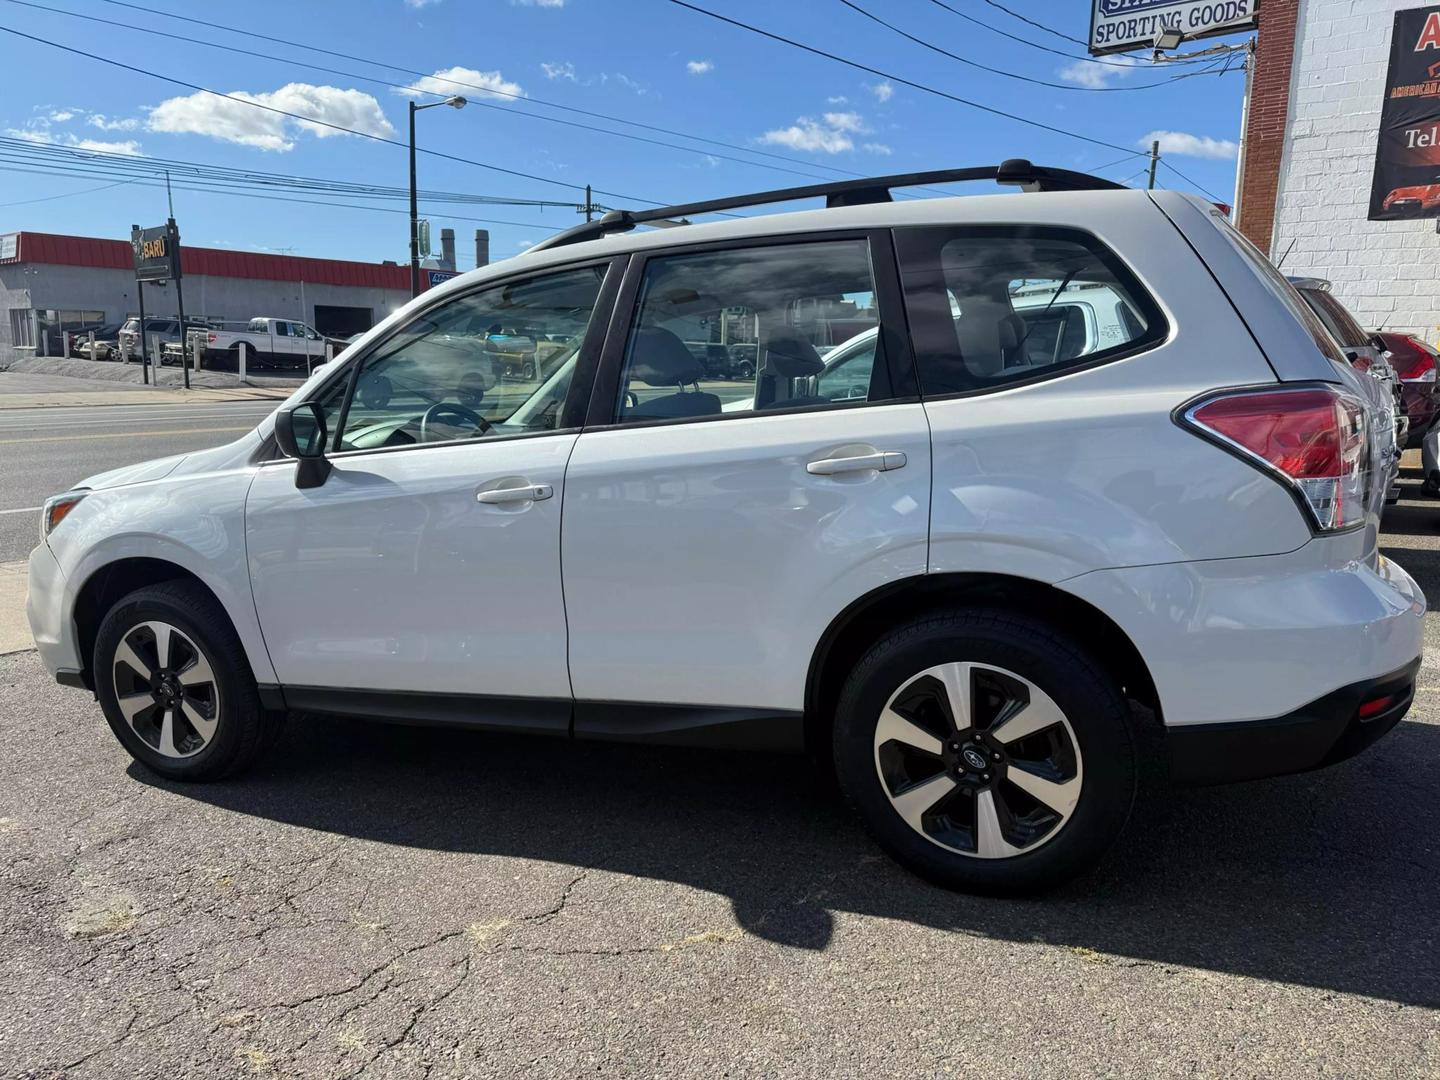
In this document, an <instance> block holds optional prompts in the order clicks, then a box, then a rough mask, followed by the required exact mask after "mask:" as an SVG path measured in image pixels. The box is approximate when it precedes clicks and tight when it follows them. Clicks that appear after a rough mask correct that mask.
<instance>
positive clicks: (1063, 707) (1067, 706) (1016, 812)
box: [834, 610, 1136, 893]
mask: <svg viewBox="0 0 1440 1080" xmlns="http://www.w3.org/2000/svg"><path fill="white" fill-rule="evenodd" d="M834 756H835V766H836V773H837V776H838V779H839V781H840V786H841V788H842V790H843V791H844V793H845V795H846V796H847V798H848V799H849V800H850V801H851V802H852V803H853V804H854V805H855V807H856V808H857V809H858V810H859V812H860V815H861V817H862V818H863V819H864V821H865V823H866V825H867V826H868V827H869V828H870V830H871V832H872V833H873V834H874V835H875V837H876V839H877V840H879V842H880V843H881V845H882V846H884V847H885V848H886V850H888V851H889V852H890V853H891V854H892V855H893V856H895V858H896V859H898V860H899V861H900V862H901V863H903V864H904V865H906V866H907V867H909V868H910V869H912V870H914V871H916V872H917V873H920V874H922V875H924V876H925V877H928V878H930V879H931V880H933V881H936V882H938V883H940V884H943V885H946V886H949V887H951V888H958V889H965V890H970V891H975V892H989V893H1021V892H1030V891H1035V890H1039V889H1044V888H1048V887H1050V886H1053V885H1056V884H1059V883H1060V882H1062V881H1065V880H1066V879H1068V878H1071V877H1073V876H1075V875H1076V874H1079V873H1081V872H1082V871H1084V870H1085V869H1087V868H1088V867H1089V866H1091V865H1092V864H1093V863H1094V862H1095V861H1096V860H1098V859H1099V858H1100V856H1101V855H1102V854H1103V853H1104V852H1105V850H1106V848H1108V847H1109V845H1110V843H1111V842H1112V841H1113V840H1114V838H1115V837H1116V835H1117V834H1118V833H1119V831H1120V829H1121V828H1122V826H1123V825H1124V823H1125V819H1126V817H1127V815H1128V814H1129V811H1130V805H1131V803H1132V801H1133V800H1134V795H1135V787H1136V763H1135V749H1134V745H1133V740H1132V737H1131V731H1130V713H1129V707H1128V705H1127V703H1126V701H1125V699H1124V698H1123V697H1122V695H1121V693H1120V690H1119V688H1118V687H1117V686H1116V685H1115V682H1114V680H1113V679H1112V678H1110V677H1109V675H1108V674H1107V673H1106V672H1105V671H1104V670H1103V669H1102V668H1101V667H1100V666H1099V665H1098V664H1096V663H1095V662H1094V661H1093V660H1092V659H1091V658H1090V657H1088V656H1087V655H1086V654H1085V652H1084V651H1083V650H1081V649H1080V648H1079V647H1078V646H1076V645H1075V644H1073V643H1072V642H1070V641H1068V640H1067V639H1066V638H1064V637H1062V636H1060V635H1058V634H1056V633H1055V632H1054V631H1053V630H1051V629H1050V628H1049V627H1047V626H1045V624H1043V623H1041V622H1039V621H1038V620H1033V619H1030V618H1028V617H1024V616H1015V615H1010V614H1008V613H1004V612H1000V611H992V610H975V611H962V612H956V613H953V614H948V615H943V616H936V617H932V618H929V619H924V620H921V621H917V622H914V623H911V624H909V625H906V626H903V627H900V628H898V629H896V630H894V631H893V632H891V633H890V634H888V635H887V636H886V637H884V638H883V639H881V640H880V641H879V642H878V643H876V645H875V646H874V647H873V648H872V649H871V650H870V652H869V653H868V654H867V655H866V656H865V657H864V659H863V660H862V661H861V662H860V664H859V665H857V666H856V668H855V669H854V671H853V672H852V674H851V675H850V677H849V679H848V680H847V681H846V683H845V686H844V689H843V690H842V692H841V695H840V700H839V705H838V709H837V716H836V730H835V740H834Z"/></svg>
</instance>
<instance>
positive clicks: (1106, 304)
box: [895, 226, 1165, 397]
mask: <svg viewBox="0 0 1440 1080" xmlns="http://www.w3.org/2000/svg"><path fill="white" fill-rule="evenodd" d="M895 239H896V250H897V254H898V256H899V259H900V271H901V280H902V284H903V286H904V292H905V307H906V310H907V312H908V313H909V316H910V325H911V333H912V335H913V337H914V341H915V349H916V362H917V364H918V366H919V372H920V384H921V389H922V392H923V393H924V394H925V395H926V396H930V397H933V396H936V395H943V394H955V393H965V392H970V391H975V390H984V389H988V388H990V387H995V386H1001V385H1006V384H1009V383H1013V382H1019V381H1029V380H1032V379H1035V378H1037V377H1041V376H1044V375H1048V374H1055V373H1059V372H1061V371H1064V370H1066V369H1068V368H1072V367H1076V366H1081V365H1089V364H1093V363H1098V362H1101V361H1103V360H1106V359H1110V358H1113V357H1118V356H1120V355H1124V354H1126V353H1129V352H1131V351H1133V350H1135V349H1137V348H1140V347H1142V346H1144V345H1147V344H1153V343H1155V342H1158V341H1159V340H1161V339H1162V338H1163V336H1164V334H1165V323H1164V318H1163V317H1162V316H1161V314H1160V311H1159V309H1158V308H1157V307H1156V305H1155V303H1154V301H1153V300H1152V299H1151V298H1150V296H1149V295H1148V294H1147V293H1146V292H1145V291H1144V290H1143V289H1142V288H1140V286H1139V285H1138V283H1137V282H1136V281H1135V280H1134V278H1133V276H1132V275H1131V274H1130V273H1129V272H1128V271H1127V270H1126V269H1125V268H1124V266H1123V265H1122V264H1121V263H1120V262H1119V260H1118V259H1117V258H1116V257H1115V256H1114V254H1113V253H1112V252H1110V251H1109V250H1108V249H1107V248H1105V247H1104V245H1102V244H1101V243H1100V242H1099V241H1098V240H1096V239H1095V238H1094V237H1092V236H1089V235H1088V234H1085V233H1081V232H1078V231H1076V230H1069V229H1050V228H1034V227H1020V226H1015V227H1003V226H1002V227H994V226H972V227H956V228H948V229H947V228H923V229H899V230H897V231H896V234H895Z"/></svg>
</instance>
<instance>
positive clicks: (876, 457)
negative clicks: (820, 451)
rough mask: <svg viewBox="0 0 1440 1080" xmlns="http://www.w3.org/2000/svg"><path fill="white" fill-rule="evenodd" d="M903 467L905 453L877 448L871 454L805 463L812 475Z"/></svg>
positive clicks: (806, 468)
mask: <svg viewBox="0 0 1440 1080" xmlns="http://www.w3.org/2000/svg"><path fill="white" fill-rule="evenodd" d="M904 467H905V455H904V454H902V453H901V452H900V451H899V450H877V451H876V452H875V453H873V454H858V455H856V456H855V457H833V458H821V459H820V460H819V461H812V462H810V464H808V465H806V466H805V471H806V472H808V473H809V474H810V475H812V476H835V475H837V474H838V473H848V472H864V471H865V470H866V469H873V470H875V471H876V472H890V471H892V470H894V469H903V468H904Z"/></svg>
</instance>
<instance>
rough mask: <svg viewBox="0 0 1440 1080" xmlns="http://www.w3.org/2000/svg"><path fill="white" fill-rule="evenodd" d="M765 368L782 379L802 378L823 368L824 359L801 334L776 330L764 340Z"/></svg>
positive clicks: (816, 373)
mask: <svg viewBox="0 0 1440 1080" xmlns="http://www.w3.org/2000/svg"><path fill="white" fill-rule="evenodd" d="M765 368H766V370H767V371H773V372H774V373H775V374H776V375H779V376H780V377H781V378H782V379H804V378H809V377H810V376H811V375H819V374H820V373H821V372H822V371H824V370H825V361H823V360H821V359H820V354H819V353H818V352H816V351H815V346H814V345H811V344H810V342H809V340H807V339H806V338H805V337H804V336H803V335H801V334H798V333H796V332H795V331H793V330H777V331H775V332H774V333H773V334H771V335H770V337H769V338H768V339H767V340H766V342H765Z"/></svg>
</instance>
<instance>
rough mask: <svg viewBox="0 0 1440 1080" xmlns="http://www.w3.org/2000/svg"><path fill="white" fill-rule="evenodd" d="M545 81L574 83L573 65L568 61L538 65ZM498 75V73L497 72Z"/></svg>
mask: <svg viewBox="0 0 1440 1080" xmlns="http://www.w3.org/2000/svg"><path fill="white" fill-rule="evenodd" d="M540 70H541V71H543V72H544V73H545V77H546V78H547V79H569V80H570V81H571V82H574V81H575V65H574V64H572V63H571V62H570V61H569V60H563V61H562V60H555V61H551V62H549V63H543V64H541V65H540ZM497 74H498V72H497Z"/></svg>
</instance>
